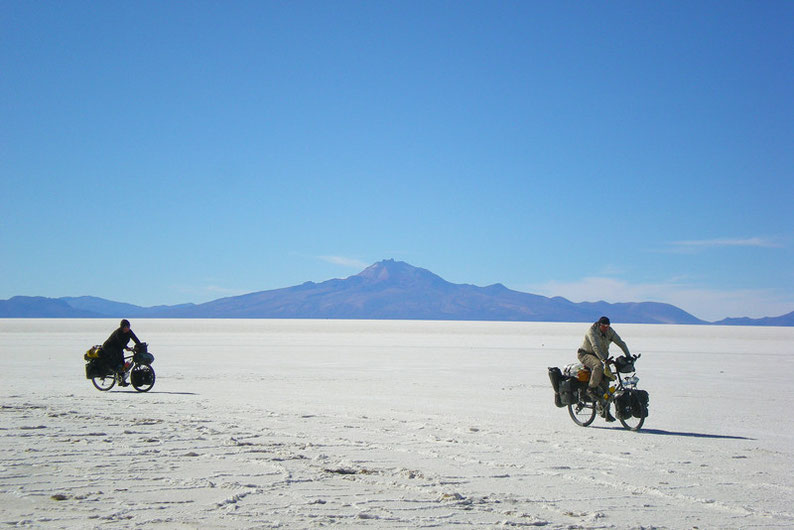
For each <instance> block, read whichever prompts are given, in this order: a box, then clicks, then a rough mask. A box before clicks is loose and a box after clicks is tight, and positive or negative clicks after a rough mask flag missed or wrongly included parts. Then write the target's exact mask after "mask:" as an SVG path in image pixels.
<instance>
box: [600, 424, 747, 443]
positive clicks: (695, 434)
mask: <svg viewBox="0 0 794 530" xmlns="http://www.w3.org/2000/svg"><path fill="white" fill-rule="evenodd" d="M596 429H610V430H619V431H620V430H624V429H623V428H622V427H596ZM636 432H637V434H653V435H656V436H681V437H683V438H704V439H710V440H750V441H754V440H756V438H748V437H747V436H732V435H729V434H706V433H700V432H681V431H666V430H664V429H640V430H639V431H636Z"/></svg>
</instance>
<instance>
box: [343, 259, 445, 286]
mask: <svg viewBox="0 0 794 530" xmlns="http://www.w3.org/2000/svg"><path fill="white" fill-rule="evenodd" d="M355 277H358V278H361V279H363V280H365V281H366V282H367V283H386V282H387V283H408V282H410V283H414V282H417V281H424V282H431V283H434V282H437V281H444V280H442V279H441V277H440V276H436V275H435V274H433V273H432V272H430V271H429V270H427V269H420V268H419V267H414V266H413V265H411V264H409V263H406V262H404V261H395V260H393V259H385V260H383V261H379V262H377V263H374V264H372V265H370V266H369V267H367V268H366V269H364V270H363V271H361V272H360V273H358V274H356V275H355Z"/></svg>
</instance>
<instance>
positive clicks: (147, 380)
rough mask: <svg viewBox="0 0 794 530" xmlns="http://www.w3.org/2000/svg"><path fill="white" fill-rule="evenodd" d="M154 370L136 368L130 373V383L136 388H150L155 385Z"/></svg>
mask: <svg viewBox="0 0 794 530" xmlns="http://www.w3.org/2000/svg"><path fill="white" fill-rule="evenodd" d="M152 374H153V372H152V370H151V369H149V368H145V369H144V368H141V367H139V366H136V367H135V368H133V369H132V372H131V373H130V383H132V384H133V385H134V386H148V385H152V384H154V378H153V377H152Z"/></svg>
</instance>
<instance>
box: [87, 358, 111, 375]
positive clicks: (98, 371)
mask: <svg viewBox="0 0 794 530" xmlns="http://www.w3.org/2000/svg"><path fill="white" fill-rule="evenodd" d="M109 373H110V370H108V368H107V364H106V363H105V361H103V360H102V359H91V360H90V361H88V362H87V363H85V378H86V379H93V378H95V377H104V376H106V375H108V374H109Z"/></svg>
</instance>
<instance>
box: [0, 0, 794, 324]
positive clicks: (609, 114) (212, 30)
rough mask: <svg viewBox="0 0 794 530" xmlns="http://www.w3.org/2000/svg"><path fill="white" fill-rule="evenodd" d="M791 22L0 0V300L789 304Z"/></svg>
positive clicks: (777, 9) (681, 14) (548, 9)
mask: <svg viewBox="0 0 794 530" xmlns="http://www.w3.org/2000/svg"><path fill="white" fill-rule="evenodd" d="M792 27H794V3H792V2H787V1H767V2H732V1H715V2H662V3H659V2H524V1H515V2H512V1H506V2H491V1H488V2H477V1H474V2H456V1H449V2H446V1H445V2H440V1H421V2H418V1H417V2H412V1H400V2H396V1H394V2H384V1H335V2H325V1H322V2H320V1H317V2H313V1H305V2H304V1H296V2H276V1H270V2H268V1H256V2H220V1H219V2H147V1H136V2H119V1H114V2H46V1H45V2H26V1H25V2H22V1H5V2H2V3H0V72H2V73H1V74H0V298H9V297H11V296H15V295H40V296H51V297H60V296H79V295H85V294H90V295H95V296H101V297H103V298H108V299H112V300H119V301H125V302H131V303H135V304H139V305H146V306H149V305H158V304H176V303H182V302H204V301H208V300H212V299H216V298H220V297H222V296H229V295H234V294H242V293H246V292H252V291H259V290H265V289H274V288H279V287H286V286H290V285H295V284H298V283H302V282H304V281H308V280H312V281H323V280H327V279H330V278H335V277H346V276H349V275H351V274H355V273H357V272H359V271H360V270H361V269H363V268H364V267H365V266H367V265H369V264H371V263H373V262H375V261H379V260H381V259H385V258H395V259H398V260H403V261H407V262H409V263H411V264H413V265H416V266H420V267H424V268H427V269H429V270H431V271H433V272H435V273H437V274H439V275H441V276H442V277H444V278H445V279H447V280H449V281H452V282H455V283H471V284H475V285H489V284H492V283H497V282H500V283H504V284H505V285H507V286H508V287H510V288H513V289H517V290H521V291H527V292H534V293H538V294H544V295H548V296H552V295H560V296H565V297H567V298H569V299H571V300H574V301H585V300H589V301H595V300H607V301H610V302H618V301H645V300H653V301H661V302H669V303H673V304H676V305H678V306H680V307H682V308H683V309H685V310H687V311H689V312H691V313H693V314H694V315H695V316H698V317H700V318H704V319H708V320H717V319H721V318H724V317H728V316H752V317H760V316H768V315H780V314H783V313H787V312H789V311H792V310H794V251H793V250H792V249H793V248H794V213H792V212H794V200H793V199H794V184H793V182H794V178H793V177H794V149H792V146H794V98H792V94H794V32H792V31H791V28H792Z"/></svg>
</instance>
